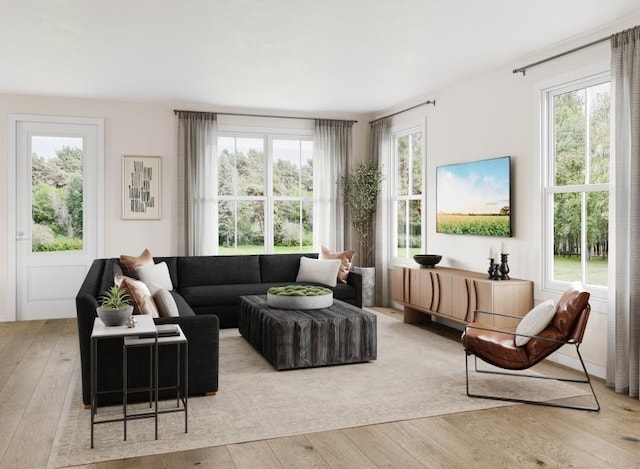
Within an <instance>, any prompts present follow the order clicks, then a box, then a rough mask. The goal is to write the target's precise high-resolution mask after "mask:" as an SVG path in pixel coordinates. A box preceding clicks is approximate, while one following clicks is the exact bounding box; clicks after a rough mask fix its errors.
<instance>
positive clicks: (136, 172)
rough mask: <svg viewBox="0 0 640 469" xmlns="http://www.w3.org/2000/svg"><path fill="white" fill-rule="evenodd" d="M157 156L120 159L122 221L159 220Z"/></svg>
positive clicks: (159, 183) (159, 164) (158, 166)
mask: <svg viewBox="0 0 640 469" xmlns="http://www.w3.org/2000/svg"><path fill="white" fill-rule="evenodd" d="M160 188H161V162H160V157H159V156H133V155H124V156H123V157H122V219H123V220H160V217H161V212H160V207H161V205H160V195H161V194H160Z"/></svg>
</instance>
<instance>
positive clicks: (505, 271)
mask: <svg viewBox="0 0 640 469" xmlns="http://www.w3.org/2000/svg"><path fill="white" fill-rule="evenodd" d="M508 258H509V254H500V261H501V264H500V279H501V280H509V278H510V277H509V264H508Z"/></svg>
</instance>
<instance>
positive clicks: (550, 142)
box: [539, 69, 615, 300]
mask: <svg viewBox="0 0 640 469" xmlns="http://www.w3.org/2000/svg"><path fill="white" fill-rule="evenodd" d="M607 82H609V83H610V82H611V76H610V72H609V70H608V69H605V70H601V71H598V72H593V73H584V74H576V75H574V76H572V77H564V78H563V79H562V80H558V81H557V82H555V83H553V84H548V86H546V87H540V88H539V90H540V100H541V111H540V118H541V119H540V120H541V123H540V130H541V132H540V150H541V152H540V153H541V158H540V160H541V177H540V182H541V197H542V204H541V206H542V210H541V221H542V237H541V243H540V246H541V252H542V253H543V255H542V256H540V257H541V275H540V277H541V290H542V291H547V292H553V293H556V294H557V293H561V292H563V291H565V290H566V289H567V287H568V285H570V283H571V282H569V281H563V280H555V279H554V260H553V250H554V240H553V237H554V207H553V197H554V195H555V194H567V193H575V194H579V196H580V204H581V216H580V233H581V239H580V244H581V248H580V252H581V256H580V272H581V278H580V279H579V281H580V282H581V283H583V285H584V287H585V288H586V289H587V290H588V291H589V292H590V293H591V295H592V297H593V298H594V299H596V300H607V298H608V294H609V286H608V285H607V286H601V285H593V284H586V283H584V282H585V281H586V279H587V278H586V270H587V266H586V262H585V256H587V247H586V238H587V226H586V196H587V194H588V193H590V192H603V191H608V193H609V207H610V209H609V235H608V238H609V239H611V237H612V236H613V235H614V225H615V222H614V220H613V217H612V216H611V215H612V213H611V207H612V203H613V197H614V194H613V189H614V187H613V185H612V184H611V180H612V175H613V173H612V168H613V158H614V155H613V152H612V151H610V152H609V168H610V172H609V182H608V183H590V184H587V183H583V184H567V185H561V186H558V185H556V184H555V169H556V167H555V165H556V161H555V138H554V131H553V127H554V125H555V122H554V106H553V99H554V97H556V96H559V95H561V94H564V93H568V92H571V91H577V90H581V89H585V88H589V87H592V86H596V85H599V84H603V83H607ZM613 112H614V110H613V102H611V104H610V115H612V114H613ZM587 127H588V123H587ZM610 144H611V140H610ZM588 161H589V160H587V163H588ZM609 255H610V253H609ZM610 268H611V265H610V264H609V270H610ZM609 278H610V275H609Z"/></svg>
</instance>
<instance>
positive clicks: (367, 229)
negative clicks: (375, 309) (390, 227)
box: [340, 160, 383, 306]
mask: <svg viewBox="0 0 640 469" xmlns="http://www.w3.org/2000/svg"><path fill="white" fill-rule="evenodd" d="M382 179H383V176H382V172H381V171H380V170H379V169H378V166H377V165H376V164H375V163H374V162H373V161H371V160H365V161H363V162H361V163H360V164H359V165H358V166H356V167H355V168H354V169H353V170H352V171H351V172H349V173H348V174H347V175H346V176H341V177H340V185H341V186H342V190H343V194H344V201H345V205H346V208H347V214H346V218H347V220H349V221H350V222H351V226H353V229H354V231H355V232H356V233H357V234H358V250H357V253H358V255H357V256H356V262H357V263H358V267H359V268H356V269H355V271H357V272H358V273H360V274H361V275H362V304H363V305H364V306H371V305H373V304H374V300H375V262H376V260H375V244H374V242H375V240H373V236H374V232H373V228H374V227H373V215H374V214H375V213H376V205H377V200H378V193H379V192H380V183H381V182H382Z"/></svg>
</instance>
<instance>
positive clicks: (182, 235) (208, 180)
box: [176, 111, 217, 256]
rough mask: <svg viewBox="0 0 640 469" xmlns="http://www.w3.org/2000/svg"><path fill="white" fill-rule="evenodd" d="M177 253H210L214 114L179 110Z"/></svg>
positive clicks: (215, 136) (214, 210)
mask: <svg viewBox="0 0 640 469" xmlns="http://www.w3.org/2000/svg"><path fill="white" fill-rule="evenodd" d="M176 114H177V115H178V255H188V256H199V255H200V256H202V255H208V254H213V252H214V242H215V239H214V236H213V231H214V230H213V228H214V226H215V225H214V223H215V219H216V218H217V216H216V215H217V213H216V208H215V198H214V197H215V194H216V188H217V184H216V179H215V174H214V172H215V162H216V156H217V115H216V114H213V113H207V112H191V111H178V112H177V113H176Z"/></svg>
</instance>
